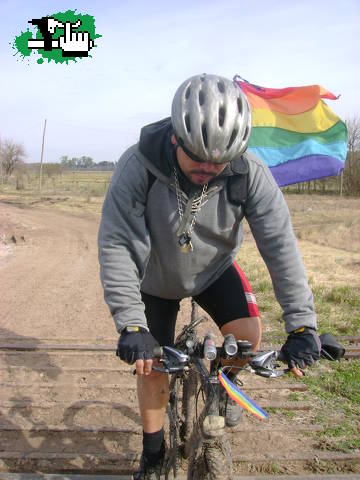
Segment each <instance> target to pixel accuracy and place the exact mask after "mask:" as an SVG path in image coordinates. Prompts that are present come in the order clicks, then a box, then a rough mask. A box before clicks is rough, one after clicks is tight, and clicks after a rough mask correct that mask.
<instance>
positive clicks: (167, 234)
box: [99, 119, 316, 332]
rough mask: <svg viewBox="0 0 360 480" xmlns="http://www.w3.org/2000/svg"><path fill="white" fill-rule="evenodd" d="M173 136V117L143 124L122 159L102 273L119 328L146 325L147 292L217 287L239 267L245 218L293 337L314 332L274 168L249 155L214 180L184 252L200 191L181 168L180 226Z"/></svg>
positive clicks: (171, 293)
mask: <svg viewBox="0 0 360 480" xmlns="http://www.w3.org/2000/svg"><path fill="white" fill-rule="evenodd" d="M171 134H172V127H171V122H170V119H165V120H162V121H160V122H157V123H154V124H151V125H148V126H146V127H144V128H143V129H142V131H141V135H140V141H139V143H138V144H136V145H134V146H132V147H131V148H129V149H128V150H127V151H126V152H125V153H124V154H123V155H122V156H121V158H120V160H119V162H118V164H117V168H116V171H115V172H114V175H113V177H112V180H111V184H110V186H109V189H108V192H107V195H106V198H105V201H104V205H103V210H102V219H101V224H100V229H99V262H100V275H101V281H102V285H103V288H104V296H105V300H106V302H107V304H108V305H109V308H110V311H111V314H112V316H113V318H114V321H115V325H116V328H117V331H118V332H121V331H122V330H123V329H124V328H125V327H126V326H129V325H137V326H144V327H146V326H147V323H146V317H145V313H144V310H145V307H144V304H143V302H142V300H141V293H140V292H141V291H143V292H145V293H148V294H150V295H154V296H157V297H160V298H167V299H182V298H185V297H190V296H192V295H197V294H199V293H201V292H202V291H204V290H205V289H206V288H207V287H209V285H211V284H212V283H213V282H214V281H215V280H216V279H217V278H219V277H220V276H221V275H222V273H223V272H224V271H225V270H226V269H227V268H228V267H229V266H230V265H231V264H232V263H233V261H234V259H235V257H236V255H237V253H238V251H239V249H240V247H241V243H242V238H243V233H242V219H243V218H244V217H245V218H246V220H247V221H248V223H249V226H250V229H251V231H252V234H253V236H254V238H255V241H256V244H257V247H258V249H259V251H260V253H261V255H262V257H263V259H264V261H265V263H266V265H267V268H268V270H269V272H270V276H271V279H272V282H273V287H274V291H275V295H276V298H277V300H278V302H279V303H280V305H281V307H282V310H283V318H284V320H285V326H286V331H287V332H291V331H293V330H295V329H297V328H299V327H302V326H307V327H312V328H316V315H315V312H314V305H313V295H312V292H311V290H310V288H309V285H308V282H307V279H306V274H305V270H304V266H303V262H302V259H301V256H300V253H299V250H298V247H297V241H296V237H295V235H294V232H293V229H292V226H291V221H290V214H289V210H288V208H287V205H286V203H285V200H284V198H283V195H282V193H281V191H280V189H279V187H278V186H277V184H276V182H275V180H274V178H273V176H272V174H271V172H270V170H269V169H268V168H267V167H266V165H265V164H264V163H263V162H262V161H261V160H260V159H258V158H257V157H256V156H254V155H252V154H250V153H245V154H244V155H243V156H242V157H240V158H238V159H236V160H234V161H232V162H230V164H229V165H228V166H227V167H226V169H225V170H224V171H223V172H222V174H221V175H219V176H218V177H215V178H214V179H213V180H212V181H211V182H210V183H209V185H208V190H207V194H206V196H205V198H203V202H202V207H201V209H200V211H199V212H198V214H197V217H196V222H195V226H194V229H193V231H192V234H191V241H192V244H193V247H194V250H193V251H192V252H189V253H187V254H184V253H183V252H181V250H180V246H179V235H180V233H181V232H183V231H184V230H186V229H187V228H188V227H189V225H190V223H191V219H192V217H193V210H192V209H191V205H192V202H193V199H194V197H195V198H196V197H199V195H200V193H201V187H199V186H196V185H192V184H191V183H190V182H188V181H187V179H186V178H185V177H184V176H183V175H182V173H181V171H179V173H178V175H179V177H180V186H181V191H182V194H181V197H182V201H183V211H184V216H183V220H182V222H181V220H180V216H179V211H178V199H177V195H176V188H175V181H174V173H173V169H174V166H175V168H176V165H177V162H176V155H175V150H174V148H173V146H172V145H171V141H170V137H171ZM177 168H178V167H177ZM149 172H151V174H149ZM244 176H245V179H246V180H245V181H246V182H247V193H246V192H245V199H244V201H243V202H239V201H234V198H233V196H234V195H233V192H234V188H237V187H236V185H237V183H236V182H237V180H238V179H240V178H241V177H243V178H244ZM242 183H243V182H242ZM234 185H235V187H234ZM240 193H241V192H240ZM255 293H256V292H255Z"/></svg>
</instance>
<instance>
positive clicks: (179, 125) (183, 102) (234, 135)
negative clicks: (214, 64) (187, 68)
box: [171, 74, 251, 163]
mask: <svg viewBox="0 0 360 480" xmlns="http://www.w3.org/2000/svg"><path fill="white" fill-rule="evenodd" d="M171 121H172V125H173V128H174V133H175V136H176V138H177V141H178V142H179V144H180V146H181V147H182V148H183V149H184V151H185V153H187V154H188V155H189V156H190V157H191V158H193V159H194V160H197V161H202V162H212V163H226V162H230V161H231V160H232V159H233V158H235V157H237V156H239V155H241V154H242V153H243V152H244V151H245V150H246V148H247V145H248V141H249V137H250V132H251V110H250V106H249V103H248V101H247V98H246V96H245V95H244V94H243V92H242V91H241V89H240V88H239V87H238V86H237V85H235V83H234V82H232V81H231V80H228V79H227V78H224V77H219V76H218V75H207V74H203V75H196V76H194V77H191V78H189V79H188V80H186V81H185V82H184V83H183V84H182V85H180V87H179V88H178V90H177V91H176V93H175V96H174V100H173V102H172V107H171Z"/></svg>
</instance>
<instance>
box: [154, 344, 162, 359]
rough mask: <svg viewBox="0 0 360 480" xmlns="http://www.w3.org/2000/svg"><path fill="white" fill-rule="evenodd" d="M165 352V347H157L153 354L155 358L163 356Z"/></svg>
mask: <svg viewBox="0 0 360 480" xmlns="http://www.w3.org/2000/svg"><path fill="white" fill-rule="evenodd" d="M163 354H164V351H163V348H162V347H155V348H154V350H153V355H154V358H162V356H163Z"/></svg>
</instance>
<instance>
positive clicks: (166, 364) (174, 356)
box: [153, 334, 289, 378]
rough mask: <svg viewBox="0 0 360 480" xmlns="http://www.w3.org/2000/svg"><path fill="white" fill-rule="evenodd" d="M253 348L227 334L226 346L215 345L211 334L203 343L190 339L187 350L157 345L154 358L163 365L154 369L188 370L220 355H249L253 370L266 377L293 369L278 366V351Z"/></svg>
mask: <svg viewBox="0 0 360 480" xmlns="http://www.w3.org/2000/svg"><path fill="white" fill-rule="evenodd" d="M249 348H252V344H251V343H250V342H247V341H237V342H236V341H235V339H234V337H233V335H231V336H226V337H225V339H224V343H223V345H222V346H221V347H218V346H216V345H215V341H214V337H213V336H212V335H209V334H208V335H206V336H205V338H204V342H203V343H198V344H194V343H193V342H187V345H186V347H185V349H184V350H182V349H179V348H175V347H170V346H165V347H157V348H156V349H154V358H157V359H158V360H159V362H160V363H161V364H162V366H156V365H155V366H153V369H154V370H157V371H159V372H163V373H176V372H182V371H186V370H188V369H189V367H190V365H192V364H195V363H198V361H199V360H202V359H206V360H210V361H216V360H218V361H220V358H228V359H229V358H231V359H235V358H237V359H245V358H246V359H249V361H248V365H249V367H250V369H251V370H252V371H253V372H254V373H255V374H257V375H260V376H262V377H266V378H276V377H280V376H282V375H284V374H285V373H286V372H288V371H289V369H278V367H279V365H278V364H277V363H276V361H277V357H278V352H277V351H276V350H270V351H267V352H254V351H252V350H249Z"/></svg>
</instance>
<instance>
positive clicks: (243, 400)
mask: <svg viewBox="0 0 360 480" xmlns="http://www.w3.org/2000/svg"><path fill="white" fill-rule="evenodd" d="M218 379H219V381H220V383H221V385H222V386H223V387H224V388H225V390H226V392H227V394H228V395H229V397H230V398H232V400H234V401H235V402H236V403H237V404H238V405H240V407H242V408H245V409H246V410H248V411H249V412H250V413H252V414H253V415H255V417H257V418H258V419H259V420H264V419H265V418H267V417H268V416H269V415H268V414H267V413H266V412H265V410H263V409H262V408H261V407H259V405H257V404H256V403H255V402H254V400H251V398H249V397H248V396H246V395H245V393H244V392H242V391H241V390H240V389H239V388H238V387H237V386H236V385H235V384H234V383H233V382H232V381H230V380H229V379H228V377H227V376H226V375H225V373H224V372H223V370H222V369H220V370H219V372H218Z"/></svg>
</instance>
